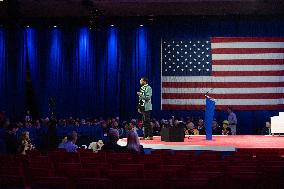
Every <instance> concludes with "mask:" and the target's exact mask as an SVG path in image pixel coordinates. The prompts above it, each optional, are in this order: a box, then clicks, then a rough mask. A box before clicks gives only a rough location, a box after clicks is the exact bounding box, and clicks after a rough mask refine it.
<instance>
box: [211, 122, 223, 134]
mask: <svg viewBox="0 0 284 189" xmlns="http://www.w3.org/2000/svg"><path fill="white" fill-rule="evenodd" d="M221 134H222V128H221V127H220V126H219V125H218V123H217V121H216V119H214V120H213V122H212V135H221Z"/></svg>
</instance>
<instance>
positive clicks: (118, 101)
mask: <svg viewBox="0 0 284 189" xmlns="http://www.w3.org/2000/svg"><path fill="white" fill-rule="evenodd" d="M282 20H283V18H282V17H274V18H271V17H270V18H268V17H259V18H258V17H228V16H226V17H191V18H184V19H183V18H181V19H180V18H178V19H176V18H169V19H167V20H163V21H158V22H157V23H154V24H153V25H148V26H145V27H140V26H139V25H140V23H139V22H138V21H137V22H135V21H129V20H126V21H125V22H127V23H128V22H129V23H131V22H134V23H132V26H128V25H127V26H125V25H122V26H113V27H106V28H100V30H95V29H92V30H90V29H89V28H87V27H78V26H74V27H70V26H62V27H57V28H48V27H42V28H41V29H38V28H35V27H34V28H33V27H30V28H22V29H19V28H17V29H8V28H6V30H5V29H0V31H1V32H0V53H1V54H3V52H4V56H3V55H2V56H1V57H0V74H1V75H0V82H1V83H2V82H5V85H1V87H0V90H1V91H0V94H1V98H2V97H4V98H5V101H4V100H2V99H1V103H0V104H1V107H0V108H1V109H4V110H6V112H7V113H8V115H9V116H10V117H11V118H14V117H15V118H21V119H22V117H23V115H24V111H25V110H26V109H27V107H32V108H33V110H32V111H38V113H37V114H38V115H40V116H42V117H43V116H47V115H48V98H49V97H54V98H55V101H56V114H57V117H65V116H74V117H100V116H104V117H108V116H120V117H122V118H124V119H126V118H127V119H130V118H133V117H137V116H138V113H137V110H136V105H137V95H136V92H137V91H138V90H139V87H140V86H139V79H140V77H142V76H146V77H148V78H149V84H150V85H151V86H152V88H153V98H152V101H153V113H152V115H153V117H156V118H163V117H164V118H169V117H170V116H172V115H175V116H176V117H187V116H195V117H203V118H204V111H161V109H160V108H161V98H160V97H161V96H160V95H161V63H160V62H161V59H160V55H161V49H160V48H161V46H160V45H161V44H160V43H161V38H170V37H173V38H202V37H212V36H215V37H216V36H284V23H283V21H282ZM134 25H136V26H135V27H134ZM3 44H4V46H3ZM1 54H0V55H1ZM7 65H9V66H8V67H7ZM4 70H5V71H4ZM3 72H4V74H3ZM27 76H28V77H27ZM29 79H30V80H29ZM28 81H29V82H28ZM28 89H29V91H27V90H28ZM31 93H32V95H31ZM3 95H4V96H3ZM31 96H32V97H34V98H31ZM31 104H32V105H33V106H31ZM277 112H278V111H242V112H236V113H237V116H238V121H239V124H238V125H239V127H238V131H239V133H245V134H251V133H255V131H256V130H257V129H259V127H263V126H264V124H265V121H269V117H270V116H273V115H276V114H277ZM34 114H36V113H35V112H34ZM215 118H216V119H217V120H219V121H220V123H221V122H222V120H224V119H227V113H226V112H225V111H216V112H215Z"/></svg>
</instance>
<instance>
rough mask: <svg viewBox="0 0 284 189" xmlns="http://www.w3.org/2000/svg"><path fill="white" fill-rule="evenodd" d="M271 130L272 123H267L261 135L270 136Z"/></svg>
mask: <svg viewBox="0 0 284 189" xmlns="http://www.w3.org/2000/svg"><path fill="white" fill-rule="evenodd" d="M270 128H271V126H270V123H269V122H266V123H265V127H263V128H262V130H261V134H262V135H270Z"/></svg>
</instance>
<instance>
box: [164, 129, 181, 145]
mask: <svg viewBox="0 0 284 189" xmlns="http://www.w3.org/2000/svg"><path fill="white" fill-rule="evenodd" d="M161 140H162V141H165V142H184V129H183V128H181V127H171V128H162V129H161Z"/></svg>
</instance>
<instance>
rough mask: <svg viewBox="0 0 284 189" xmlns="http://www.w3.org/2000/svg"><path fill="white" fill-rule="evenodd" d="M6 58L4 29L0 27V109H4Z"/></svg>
mask: <svg viewBox="0 0 284 189" xmlns="http://www.w3.org/2000/svg"><path fill="white" fill-rule="evenodd" d="M7 66H8V65H7V59H6V37H5V29H4V28H0V107H1V108H0V111H1V110H6V109H7V107H6V105H7V104H6V103H5V99H6V95H7V94H6V93H7V91H6V90H7V89H6V82H7Z"/></svg>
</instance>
